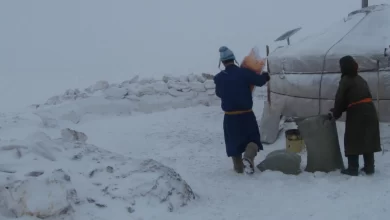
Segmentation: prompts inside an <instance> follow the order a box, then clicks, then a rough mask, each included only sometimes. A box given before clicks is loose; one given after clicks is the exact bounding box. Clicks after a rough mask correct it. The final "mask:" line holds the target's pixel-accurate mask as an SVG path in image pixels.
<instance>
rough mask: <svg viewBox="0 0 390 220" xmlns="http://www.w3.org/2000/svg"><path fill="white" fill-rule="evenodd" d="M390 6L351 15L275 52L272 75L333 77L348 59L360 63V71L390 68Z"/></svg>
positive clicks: (271, 66) (271, 56)
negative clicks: (343, 61)
mask: <svg viewBox="0 0 390 220" xmlns="http://www.w3.org/2000/svg"><path fill="white" fill-rule="evenodd" d="M389 47H390V5H387V4H383V5H373V6H369V7H367V8H363V9H360V10H357V11H354V12H351V13H350V14H349V15H348V17H346V18H344V19H342V20H340V21H338V22H336V23H335V24H333V25H332V26H331V27H329V28H328V29H326V30H324V31H323V32H322V33H320V34H317V35H314V36H309V37H307V38H305V39H303V40H301V41H299V42H297V43H295V44H292V45H289V46H285V47H282V48H278V49H276V50H275V51H274V52H272V53H271V54H270V56H269V57H268V60H269V65H270V71H271V73H278V72H282V71H284V72H285V73H329V72H330V73H332V72H333V73H334V72H339V64H338V61H339V59H340V58H341V57H343V56H345V55H351V56H353V57H355V59H357V61H358V63H359V70H360V71H376V70H377V60H379V64H380V68H386V67H388V57H385V55H384V50H385V48H388V49H387V50H388V53H390V51H389V50H390V48H389Z"/></svg>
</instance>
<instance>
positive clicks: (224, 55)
mask: <svg viewBox="0 0 390 220" xmlns="http://www.w3.org/2000/svg"><path fill="white" fill-rule="evenodd" d="M219 54H220V58H219V60H220V61H221V62H224V61H226V60H236V57H235V56H234V54H233V52H232V51H231V50H230V49H229V48H227V47H225V46H222V47H220V48H219Z"/></svg>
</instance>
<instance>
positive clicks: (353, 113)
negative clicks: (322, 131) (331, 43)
mask: <svg viewBox="0 0 390 220" xmlns="http://www.w3.org/2000/svg"><path fill="white" fill-rule="evenodd" d="M350 59H352V58H350ZM340 62H342V61H340ZM351 62H352V61H351ZM353 62H354V61H353ZM350 65H351V64H350ZM355 65H356V67H354V68H353V67H351V66H348V65H347V66H346V67H345V66H344V68H343V67H342V73H343V74H342V76H341V80H340V82H339V88H338V90H337V93H336V97H335V103H334V108H333V116H334V117H335V118H336V119H338V118H340V117H341V115H342V114H343V112H346V113H347V117H346V122H345V134H344V148H345V156H350V155H361V154H365V153H374V152H379V151H381V150H382V149H381V144H380V132H379V120H378V116H377V112H376V109H375V106H374V103H373V102H367V103H360V104H356V105H353V106H350V107H348V106H349V105H350V104H351V103H356V102H358V101H361V100H363V99H366V98H372V95H371V92H370V89H369V87H368V84H367V82H366V80H364V79H363V78H362V77H361V76H359V75H358V74H357V64H355Z"/></svg>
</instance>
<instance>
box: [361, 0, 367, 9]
mask: <svg viewBox="0 0 390 220" xmlns="http://www.w3.org/2000/svg"><path fill="white" fill-rule="evenodd" d="M367 7H368V0H362V8H367Z"/></svg>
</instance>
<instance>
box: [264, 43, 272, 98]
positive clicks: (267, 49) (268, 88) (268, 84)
mask: <svg viewBox="0 0 390 220" xmlns="http://www.w3.org/2000/svg"><path fill="white" fill-rule="evenodd" d="M265 49H266V53H267V61H266V62H267V72H268V74H271V73H270V71H269V63H268V55H269V46H268V45H267V46H266V48H265ZM270 76H271V75H270ZM267 100H268V104H269V105H271V87H270V82H269V81H268V83H267Z"/></svg>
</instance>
